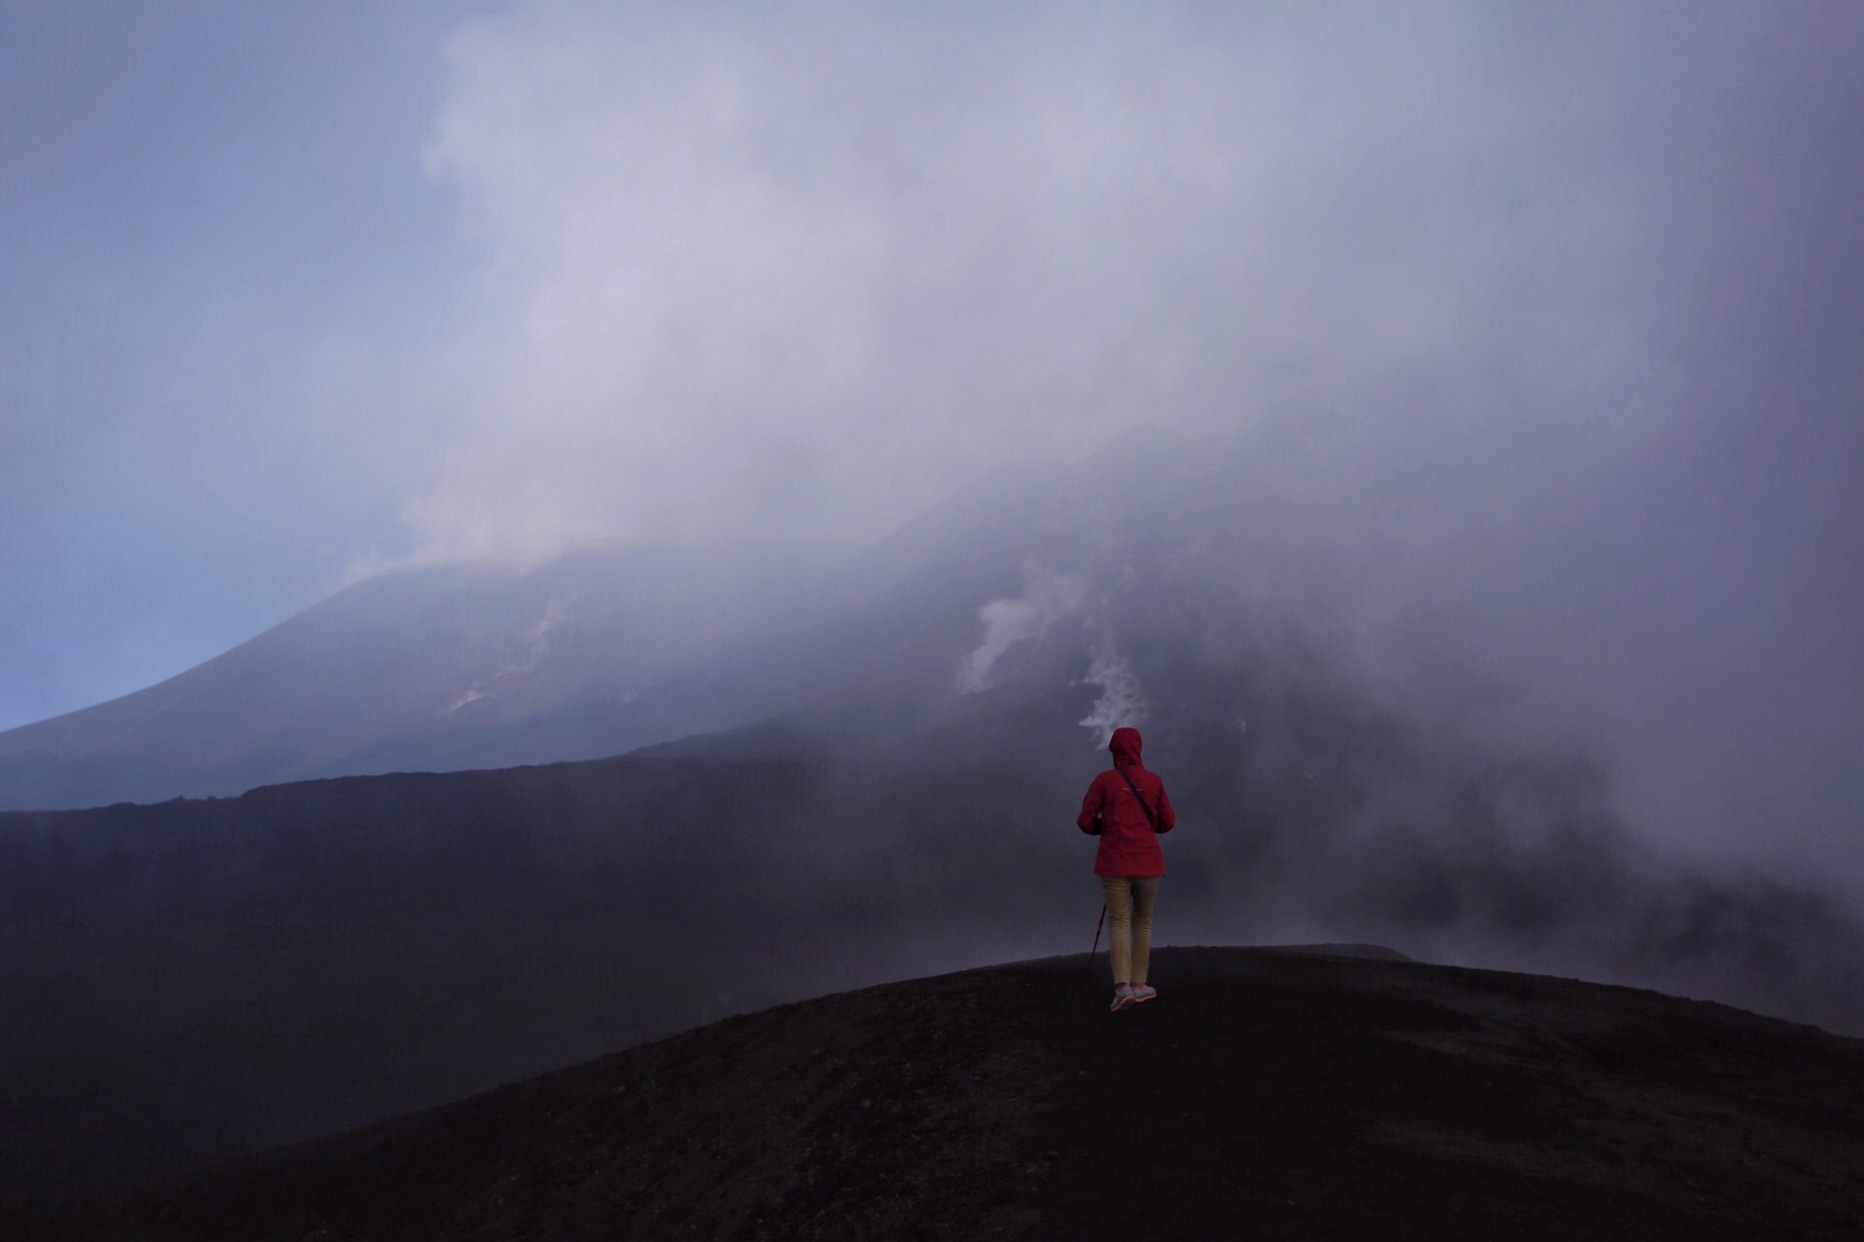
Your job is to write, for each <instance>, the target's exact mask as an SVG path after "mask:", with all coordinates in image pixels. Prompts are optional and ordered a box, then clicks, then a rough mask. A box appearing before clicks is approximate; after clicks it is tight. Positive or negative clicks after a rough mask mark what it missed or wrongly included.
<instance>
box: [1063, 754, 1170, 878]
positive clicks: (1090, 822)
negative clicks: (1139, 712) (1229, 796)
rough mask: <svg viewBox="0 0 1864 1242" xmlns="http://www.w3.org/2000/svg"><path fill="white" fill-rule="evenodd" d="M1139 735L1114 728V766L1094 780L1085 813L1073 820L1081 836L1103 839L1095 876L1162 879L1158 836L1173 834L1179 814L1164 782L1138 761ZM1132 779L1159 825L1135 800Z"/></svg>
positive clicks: (1162, 859) (1162, 857) (1084, 801)
mask: <svg viewBox="0 0 1864 1242" xmlns="http://www.w3.org/2000/svg"><path fill="white" fill-rule="evenodd" d="M1139 747H1140V739H1139V730H1137V729H1115V730H1114V731H1113V738H1112V740H1111V741H1109V742H1108V743H1107V749H1108V750H1110V751H1112V752H1113V766H1112V767H1111V768H1109V769H1107V770H1106V771H1105V772H1102V773H1101V774H1100V775H1099V776H1096V777H1095V778H1094V783H1093V784H1091V785H1089V786H1088V787H1087V797H1085V798H1083V799H1082V800H1081V814H1080V815H1079V817H1077V818H1076V819H1075V821H1074V822H1075V823H1076V825H1078V826H1079V827H1080V829H1081V831H1082V832H1085V833H1087V834H1088V835H1089V836H1097V837H1099V838H1100V852H1099V853H1098V854H1096V855H1095V856H1094V874H1095V875H1164V874H1165V851H1163V850H1161V849H1160V848H1159V839H1158V833H1160V832H1170V831H1171V830H1172V829H1173V828H1174V827H1176V826H1177V823H1178V813H1177V812H1176V811H1174V810H1172V809H1171V798H1170V797H1169V796H1167V795H1166V793H1165V782H1164V781H1162V780H1160V779H1159V777H1158V774H1157V773H1155V772H1148V771H1146V769H1145V767H1144V766H1143V765H1142V764H1141V763H1140V762H1139ZM1127 777H1131V778H1132V782H1133V785H1134V786H1137V787H1138V789H1139V795H1140V797H1142V798H1144V799H1145V800H1146V806H1148V807H1150V808H1151V809H1152V815H1153V818H1156V819H1157V820H1158V830H1157V832H1155V831H1153V828H1152V821H1151V820H1150V819H1147V818H1146V813H1145V811H1144V810H1142V809H1141V808H1140V806H1139V803H1138V802H1136V801H1134V799H1133V789H1132V787H1130V786H1128V785H1127V783H1126V779H1127Z"/></svg>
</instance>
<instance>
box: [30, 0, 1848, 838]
mask: <svg viewBox="0 0 1864 1242" xmlns="http://www.w3.org/2000/svg"><path fill="white" fill-rule="evenodd" d="M1860 66H1864V6H1859V5H1857V4H1854V3H1849V2H1848V0H1833V2H1831V3H1816V2H1805V3H1794V4H1779V3H1755V4H1747V5H1730V4H1713V3H1694V2H1692V3H1677V4H1668V5H1646V6H1638V5H1629V4H1624V3H1607V4H1597V5H1587V4H1572V3H1550V4H1545V5H1536V4H1511V5H1495V4H1487V3H1471V4H1467V5H1456V4H1416V5H1392V4H1376V5H1375V4H1370V3H1365V4H1352V5H1337V6H1330V5H1325V4H1315V3H1306V2H1303V3H1290V4H1280V5H1276V4H1271V5H1242V4H1169V3H1147V4H1138V3H1134V4H1084V3H1071V4H1016V3H1006V4H992V5H971V4H963V5H961V4H930V3H914V4H898V5H872V4H853V3H849V4H832V3H829V4H793V5H792V4H758V5H722V4H699V3H684V4H677V5H676V4H664V5H651V4H614V3H599V2H596V0H587V2H581V0H537V2H518V3H480V4H450V3H439V2H438V0H416V2H409V3H398V4H395V5H376V4H364V3H360V2H349V0H328V2H326V3H321V4H311V3H278V4H266V5H254V4H250V3H245V2H243V0H241V2H233V0H197V2H192V3H183V2H180V0H177V2H175V3H168V4H159V5H154V4H146V3H141V2H140V0H121V2H117V3H101V2H97V0H60V2H56V3H54V2H51V0H11V2H10V3H8V4H6V5H5V6H4V7H3V8H0V727H5V726H10V725H15V724H20V723H24V722H27V721H30V720H34V719H38V718H41V717H44V716H48V715H51V714H55V713H57V712H61V711H66V710H70V709H73V708H77V707H80V706H85V705H88V704H90V703H93V702H96V701H100V700H102V699H105V698H109V697H112V696H114V695H117V694H121V693H124V692H127V691H129V690H132V689H136V688H138V687H140V686H143V685H146V684H149V683H151V682H153V681H155V680H158V679H160V678H162V677H165V676H168V675H170V674H173V673H175V672H178V671H181V670H182V669H184V668H186V667H188V666H190V665H192V664H194V663H197V662H199V661H200V660H202V659H205V658H207V657H209V656H212V655H214V654H216V653H218V652H219V651H221V650H224V649H225V648H226V647H228V646H230V645H232V644H233V643H235V642H238V641H240V640H242V639H244V638H246V637H249V636H251V635H252V634H254V633H256V632H258V631H259V630H261V629H263V628H265V627H266V626H268V625H270V624H273V623H275V622H277V621H278V620H281V619H283V618H284V617H285V616H287V615H289V614H290V613H292V612H294V611H296V610H297V609H299V608H301V607H303V606H305V605H307V604H309V603H311V602H313V601H314V600H316V599H318V598H320V597H321V596H323V595H325V594H327V593H328V592H330V591H331V590H333V589H335V588H336V587H337V586H338V585H340V584H341V583H342V582H344V581H346V580H348V579H351V578H353V577H355V576H357V575H359V574H361V573H365V572H368V571H369V570H370V569H371V568H372V567H378V566H381V565H385V564H391V563H395V562H398V561H401V560H405V559H408V558H416V559H444V558H451V557H460V556H499V557H520V558H522V557H532V556H538V555H542V554H546V553H548V552H550V551H551V550H553V549H556V548H559V547H563V546H567V545H570V544H573V543H576V542H579V541H587V540H591V539H621V540H626V541H632V542H637V543H659V542H666V541H703V540H713V539H728V538H736V537H744V536H753V535H760V534H779V535H798V536H810V537H829V538H835V539H843V540H851V541H861V540H866V539H870V538H873V537H875V536H877V535H879V534H882V533H884V532H885V531H886V530H887V529H888V528H889V527H890V526H892V525H893V524H895V523H897V522H899V521H901V520H903V519H905V518H907V517H910V516H912V515H913V514H914V513H915V512H917V511H918V510H919V509H920V508H922V507H923V506H925V505H927V504H929V503H931V502H934V501H936V500H938V499H940V498H942V497H943V496H944V495H946V494H947V493H949V492H950V491H951V490H952V489H953V488H954V487H956V486H958V485H961V484H963V483H964V482H966V481H968V480H970V479H972V478H975V477H977V476H978V475H979V474H980V473H982V472H984V471H986V470H988V469H990V468H991V467H993V466H995V465H997V464H1000V463H1002V462H1005V461H1010V460H1017V459H1028V458H1057V459H1072V458H1078V457H1080V456H1083V455H1085V454H1086V453H1088V452H1090V451H1091V450H1092V449H1094V448H1095V447H1097V446H1099V445H1100V444H1102V443H1104V442H1106V441H1107V440H1108V439H1110V438H1111V437H1113V436H1114V435H1116V434H1118V433H1119V432H1120V431H1121V430H1123V429H1125V428H1127V427H1130V426H1134V425H1137V424H1141V423H1161V424H1166V425H1173V426H1178V427H1181V428H1183V429H1186V430H1190V431H1198V430H1208V429H1222V428H1227V427H1236V426H1242V425H1246V424H1247V423H1248V421H1249V420H1252V419H1256V418H1259V417H1261V416H1262V415H1263V413H1264V412H1265V411H1270V410H1274V409H1280V408H1286V407H1287V406H1289V405H1290V404H1291V403H1310V404H1312V405H1316V406H1319V407H1322V408H1326V409H1331V410H1339V411H1344V412H1347V413H1349V414H1351V415H1353V416H1354V417H1358V418H1362V419H1368V420H1373V421H1374V422H1376V423H1377V424H1378V425H1379V426H1380V427H1381V429H1382V432H1381V434H1382V435H1383V436H1384V437H1386V438H1387V439H1388V440H1390V441H1391V442H1393V443H1398V444H1408V445H1409V446H1410V451H1411V452H1412V453H1414V454H1418V453H1423V454H1436V455H1441V456H1442V457H1444V459H1445V460H1447V461H1449V462H1452V463H1453V464H1454V465H1455V467H1456V468H1457V469H1458V470H1459V471H1461V472H1462V473H1463V474H1464V475H1465V476H1466V477H1467V478H1469V479H1471V480H1474V481H1475V484H1474V486H1473V488H1472V489H1471V490H1472V492H1473V493H1475V494H1484V495H1487V496H1488V502H1487V503H1486V504H1485V506H1483V507H1481V508H1480V509H1479V510H1478V511H1467V510H1464V509H1459V510H1457V511H1455V512H1453V513H1450V514H1448V515H1447V516H1446V519H1445V522H1444V525H1443V528H1442V529H1441V531H1440V532H1439V541H1438V542H1437V543H1435V544H1433V545H1432V546H1431V548H1430V549H1429V555H1430V556H1432V557H1440V559H1441V561H1442V563H1443V564H1445V565H1446V566H1449V565H1454V564H1456V563H1457V562H1458V561H1459V559H1461V558H1462V557H1463V556H1464V553H1465V551H1466V550H1467V548H1466V547H1465V545H1464V544H1463V543H1462V542H1461V541H1460V540H1459V537H1458V536H1459V532H1461V533H1462V534H1466V535H1467V536H1468V537H1469V539H1470V540H1471V541H1472V543H1471V544H1470V545H1469V546H1471V547H1474V546H1479V547H1480V548H1481V549H1482V550H1483V557H1484V558H1485V559H1484V560H1483V563H1484V564H1487V565H1491V566H1501V567H1503V570H1501V571H1498V572H1503V573H1504V576H1508V575H1512V577H1513V578H1514V579H1516V580H1518V581H1532V582H1534V583H1536V584H1538V588H1537V590H1536V591H1525V592H1522V593H1520V594H1519V596H1518V597H1516V596H1509V597H1508V598H1519V599H1520V600H1521V601H1523V603H1522V604H1521V607H1522V609H1523V610H1524V611H1527V612H1531V613H1532V614H1533V615H1530V616H1524V617H1520V618H1517V619H1516V620H1517V622H1518V624H1517V625H1516V626H1515V628H1514V630H1513V631H1511V632H1512V633H1513V634H1515V635H1516V637H1519V636H1521V635H1529V636H1535V635H1544V636H1547V637H1548V639H1549V643H1550V646H1549V651H1550V652H1551V653H1552V654H1549V655H1547V656H1545V657H1544V658H1543V661H1542V662H1543V663H1544V664H1545V665H1546V666H1547V668H1546V669H1545V670H1543V672H1544V673H1545V674H1546V675H1548V676H1558V675H1561V670H1560V667H1559V665H1560V661H1568V662H1571V663H1573V664H1575V665H1576V666H1582V667H1574V668H1571V669H1569V670H1567V672H1569V673H1570V674H1571V675H1572V676H1574V677H1576V678H1578V679H1580V680H1582V681H1585V682H1586V683H1587V684H1589V685H1592V686H1595V687H1605V688H1607V689H1609V687H1610V686H1611V685H1612V684H1613V683H1614V682H1615V681H1619V680H1622V681H1624V682H1625V683H1626V684H1627V685H1632V686H1634V687H1636V686H1642V687H1644V688H1643V689H1642V690H1636V691H1635V692H1627V694H1626V695H1625V696H1624V699H1623V701H1622V702H1621V703H1619V704H1618V706H1617V707H1616V708H1615V709H1614V711H1615V713H1616V714H1615V718H1614V719H1615V723H1614V727H1616V728H1618V729H1621V730H1634V731H1635V730H1643V731H1645V732H1646V733H1647V734H1648V735H1649V736H1650V737H1653V738H1656V737H1661V736H1662V735H1664V734H1665V733H1666V731H1669V730H1670V727H1671V726H1672V725H1674V724H1675V723H1676V721H1677V713H1679V712H1682V713H1691V714H1694V715H1696V716H1699V717H1700V718H1701V719H1700V720H1698V721H1696V723H1695V727H1692V728H1691V729H1689V730H1685V732H1687V733H1688V735H1689V741H1688V746H1689V747H1690V751H1691V754H1690V756H1689V757H1688V759H1687V762H1686V761H1685V759H1684V758H1683V757H1681V756H1679V755H1675V754H1672V755H1671V756H1670V759H1669V762H1670V763H1671V765H1672V767H1671V769H1667V770H1669V771H1672V772H1673V773H1674V774H1676V779H1679V780H1680V779H1682V777H1683V774H1684V773H1686V772H1692V771H1693V772H1700V771H1702V770H1704V764H1705V755H1706V756H1708V757H1709V758H1708V760H1706V762H1707V763H1708V766H1709V767H1710V768H1713V767H1714V766H1715V764H1716V763H1719V762H1722V761H1724V760H1725V761H1726V762H1728V763H1734V764H1737V765H1745V766H1744V767H1743V770H1747V769H1748V768H1752V767H1753V766H1755V765H1757V764H1765V765H1768V766H1769V767H1770V770H1773V771H1775V772H1776V774H1777V776H1778V779H1777V781H1776V785H1777V786H1778V787H1777V788H1774V789H1771V790H1770V791H1765V792H1763V793H1756V792H1755V791H1754V790H1753V788H1752V786H1749V785H1729V784H1727V783H1723V784H1717V783H1715V782H1706V783H1698V784H1696V785H1695V786H1694V787H1693V788H1692V791H1691V792H1689V793H1688V794H1687V795H1686V796H1683V797H1682V799H1681V801H1680V802H1676V803H1673V805H1672V814H1673V815H1674V814H1678V813H1679V812H1677V811H1676V810H1675V807H1677V806H1689V805H1694V806H1698V807H1700V808H1702V810H1703V811H1704V813H1705V814H1706V813H1709V812H1710V811H1711V810H1715V811H1716V813H1719V814H1722V815H1723V816H1724V818H1726V817H1727V814H1728V808H1729V806H1730V804H1731V800H1732V802H1734V803H1738V802H1740V800H1741V799H1742V798H1744V797H1745V798H1748V799H1750V800H1751V801H1752V802H1753V803H1754V805H1753V806H1752V807H1751V808H1749V811H1748V813H1749V814H1750V817H1751V816H1753V815H1758V816H1761V817H1763V818H1764V817H1773V818H1779V817H1782V816H1785V817H1797V821H1796V826H1795V827H1793V828H1792V829H1791V830H1792V831H1796V832H1799V833H1800V834H1801V835H1803V836H1808V837H1817V838H1819V839H1820V840H1822V841H1824V843H1825V844H1824V846H1823V847H1821V848H1824V849H1825V850H1826V851H1827V852H1829V853H1831V854H1834V855H1836V854H1839V853H1844V852H1845V851H1847V850H1851V849H1853V847H1856V846H1857V844H1858V841H1857V838H1858V836H1859V833H1860V828H1859V823H1860V817H1861V816H1864V777H1861V776H1859V775H1858V772H1857V769H1858V768H1859V767H1860V766H1864V765H1861V764H1860V761H1859V754H1860V749H1859V748H1860V746H1864V707H1860V703H1864V651H1861V644H1860V639H1859V637H1858V636H1859V634H1860V633H1864V628H1861V627H1864V498H1861V493H1860V486H1859V484H1860V474H1861V472H1864V361H1861V355H1864V215H1861V212H1860V204H1861V203H1864V69H1861V68H1860ZM1517 539H1518V544H1517V543H1516V542H1512V541H1514V540H1517ZM1581 560H1583V562H1584V564H1585V565H1586V569H1585V572H1584V573H1582V574H1579V575H1578V576H1577V577H1574V578H1572V579H1571V580H1572V581H1573V582H1574V584H1575V591H1576V592H1578V594H1577V596H1576V597H1573V598H1564V599H1562V600H1561V602H1560V606H1559V607H1557V608H1548V607H1546V606H1545V605H1546V603H1547V600H1548V599H1549V598H1550V596H1553V595H1557V594H1558V592H1557V589H1556V588H1549V587H1547V585H1546V584H1547V583H1548V582H1550V581H1553V582H1558V581H1560V580H1561V579H1560V578H1559V575H1560V574H1562V573H1568V572H1569V571H1571V570H1572V567H1573V566H1574V564H1576V563H1578V562H1579V561H1581ZM1446 581H1454V582H1456V583H1457V584H1458V589H1464V590H1469V589H1472V588H1471V586H1470V582H1469V580H1468V579H1466V578H1462V579H1459V578H1457V577H1456V576H1455V575H1454V574H1450V575H1446ZM1505 594H1506V593H1505V592H1504V595H1505ZM1576 636H1578V637H1576ZM1556 640H1557V641H1556ZM1549 670H1551V671H1549ZM1704 720H1706V721H1708V722H1709V723H1708V724H1707V725H1703V724H1702V723H1701V721H1704ZM1704 747H1707V748H1708V749H1707V750H1705V749H1704ZM1660 769H1661V765H1658V766H1657V767H1653V769H1652V770H1653V771H1657V770H1660ZM1664 779H1669V778H1668V777H1666V778H1664ZM1796 791H1797V792H1796ZM1807 791H1811V792H1807ZM1796 797H1797V798H1800V799H1801V800H1800V801H1795V800H1794V799H1795V798H1796ZM1692 798H1693V799H1694V801H1693V802H1692V801H1691V799H1692ZM1812 819H1816V820H1817V824H1816V825H1813V824H1812V823H1811V820H1812ZM1798 821H1803V822H1798Z"/></svg>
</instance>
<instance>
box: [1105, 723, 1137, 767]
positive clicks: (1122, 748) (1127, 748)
mask: <svg viewBox="0 0 1864 1242" xmlns="http://www.w3.org/2000/svg"><path fill="white" fill-rule="evenodd" d="M1140 745H1141V742H1140V739H1139V730H1137V729H1131V728H1120V729H1115V730H1114V731H1113V737H1112V738H1111V739H1110V740H1109V741H1108V742H1107V749H1108V750H1110V751H1112V752H1113V764H1114V766H1115V767H1121V768H1128V767H1130V768H1140V767H1144V766H1145V765H1144V764H1142V763H1140V762H1139V747H1140Z"/></svg>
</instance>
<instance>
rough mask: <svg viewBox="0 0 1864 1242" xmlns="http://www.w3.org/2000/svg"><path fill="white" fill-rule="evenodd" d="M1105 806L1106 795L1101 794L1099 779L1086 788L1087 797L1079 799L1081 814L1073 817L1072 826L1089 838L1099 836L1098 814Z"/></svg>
mask: <svg viewBox="0 0 1864 1242" xmlns="http://www.w3.org/2000/svg"><path fill="white" fill-rule="evenodd" d="M1105 805H1106V795H1105V794H1104V793H1102V792H1101V788H1100V778H1099V777H1095V778H1094V783H1093V784H1091V785H1089V786H1088V787H1087V797H1085V798H1083V799H1081V813H1080V814H1079V815H1077V816H1075V817H1074V826H1075V827H1077V828H1079V829H1080V830H1081V831H1082V832H1085V833H1086V834H1087V835H1088V836H1090V837H1097V836H1099V835H1100V812H1101V809H1102V808H1103V807H1104V806H1105Z"/></svg>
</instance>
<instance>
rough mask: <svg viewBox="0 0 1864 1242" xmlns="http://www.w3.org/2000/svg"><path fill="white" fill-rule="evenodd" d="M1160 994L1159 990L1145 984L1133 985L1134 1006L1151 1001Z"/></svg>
mask: <svg viewBox="0 0 1864 1242" xmlns="http://www.w3.org/2000/svg"><path fill="white" fill-rule="evenodd" d="M1158 994H1159V990H1158V989H1157V988H1155V987H1149V986H1147V985H1146V984H1143V983H1136V984H1134V985H1133V1004H1135V1005H1137V1004H1139V1003H1140V1002H1141V1001H1149V1000H1151V999H1152V998H1153V997H1155V996H1157V995H1158Z"/></svg>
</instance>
